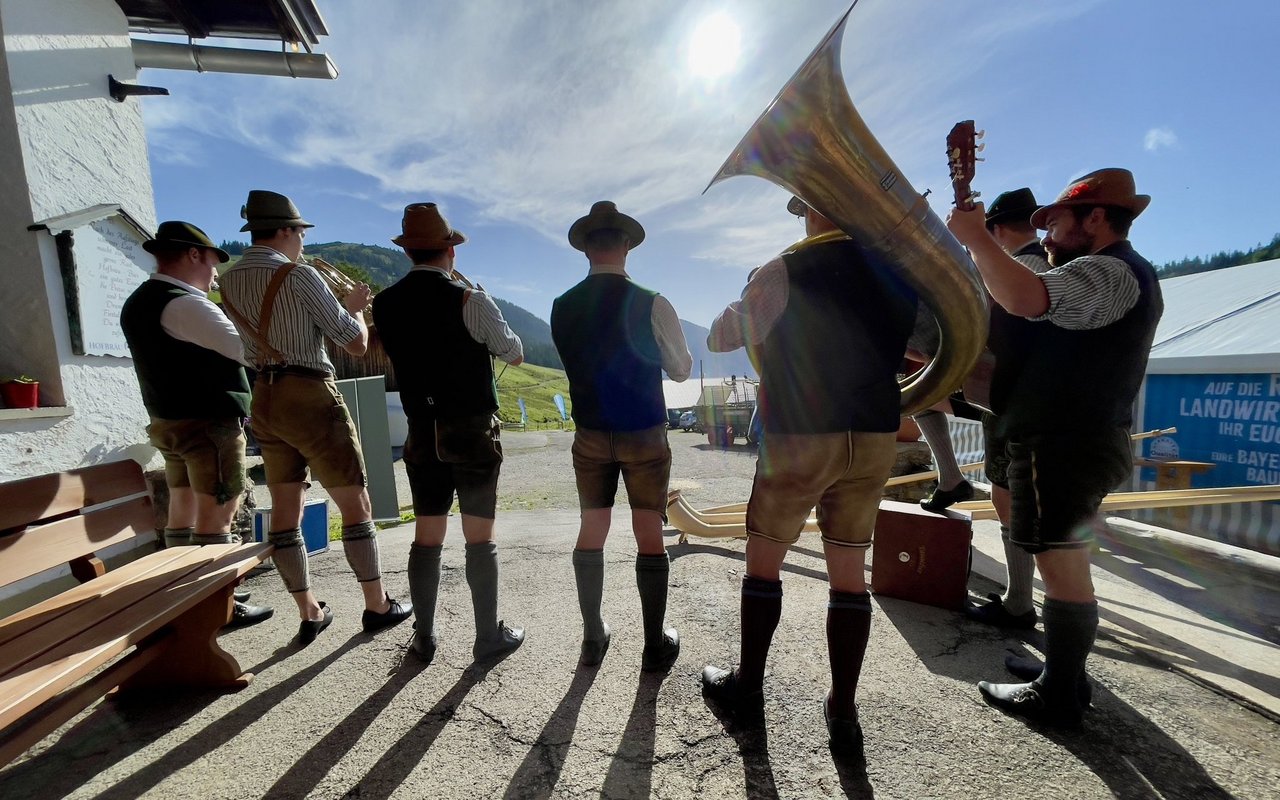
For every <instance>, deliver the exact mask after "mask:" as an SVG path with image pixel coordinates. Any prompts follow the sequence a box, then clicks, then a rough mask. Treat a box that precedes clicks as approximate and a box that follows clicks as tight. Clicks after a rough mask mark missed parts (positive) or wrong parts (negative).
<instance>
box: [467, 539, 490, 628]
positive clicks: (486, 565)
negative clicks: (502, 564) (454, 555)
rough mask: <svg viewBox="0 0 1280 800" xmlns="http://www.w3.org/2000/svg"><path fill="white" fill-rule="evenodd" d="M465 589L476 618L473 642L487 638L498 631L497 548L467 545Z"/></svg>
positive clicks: (486, 543) (478, 544)
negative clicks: (467, 590)
mask: <svg viewBox="0 0 1280 800" xmlns="http://www.w3.org/2000/svg"><path fill="white" fill-rule="evenodd" d="M466 552H467V586H468V587H470V589H471V609H472V611H473V612H474V613H475V619H476V639H477V640H479V639H491V638H493V637H494V636H496V635H497V632H498V545H496V544H495V543H493V542H475V543H474V544H468V545H467V551H466Z"/></svg>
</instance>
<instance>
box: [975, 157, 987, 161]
mask: <svg viewBox="0 0 1280 800" xmlns="http://www.w3.org/2000/svg"><path fill="white" fill-rule="evenodd" d="M973 160H974V161H986V159H985V158H976V157H975V158H974V159H973Z"/></svg>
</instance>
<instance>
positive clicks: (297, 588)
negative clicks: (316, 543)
mask: <svg viewBox="0 0 1280 800" xmlns="http://www.w3.org/2000/svg"><path fill="white" fill-rule="evenodd" d="M267 538H268V539H269V540H270V542H271V544H273V545H275V548H276V549H275V552H274V553H272V554H271V560H272V561H274V562H275V565H276V571H277V572H279V573H280V578H281V580H283V581H284V588H285V589H287V590H288V591H289V592H290V593H297V592H305V591H306V590H307V589H310V588H311V578H310V575H308V574H307V548H306V547H305V546H304V544H303V541H302V529H301V528H290V529H289V530H287V531H272V532H271V533H270V534H268V537H267Z"/></svg>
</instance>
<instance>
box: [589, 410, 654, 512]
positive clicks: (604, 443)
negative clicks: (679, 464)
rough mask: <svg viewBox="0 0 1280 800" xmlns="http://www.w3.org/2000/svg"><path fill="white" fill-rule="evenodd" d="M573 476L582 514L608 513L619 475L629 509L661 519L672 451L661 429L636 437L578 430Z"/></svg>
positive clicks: (614, 432) (625, 433)
mask: <svg viewBox="0 0 1280 800" xmlns="http://www.w3.org/2000/svg"><path fill="white" fill-rule="evenodd" d="M573 471H574V475H575V476H576V478H577V481H578V504H579V506H580V507H581V508H582V510H584V511H588V510H590V509H593V508H613V501H614V497H615V495H617V493H618V475H619V474H621V475H622V481H623V483H624V484H626V487H627V501H628V503H630V505H631V508H632V509H635V510H640V511H656V512H658V513H659V514H662V515H663V519H666V513H667V485H668V483H669V482H670V480H671V446H670V445H668V444H667V426H666V424H665V423H663V424H661V425H656V426H654V427H652V428H646V429H645V430H641V431H593V430H587V429H585V428H578V430H577V432H576V433H575V434H574V435H573Z"/></svg>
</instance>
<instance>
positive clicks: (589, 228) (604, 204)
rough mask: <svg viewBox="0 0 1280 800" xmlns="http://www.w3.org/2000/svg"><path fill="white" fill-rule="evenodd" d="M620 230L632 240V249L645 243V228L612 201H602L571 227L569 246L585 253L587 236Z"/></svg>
mask: <svg viewBox="0 0 1280 800" xmlns="http://www.w3.org/2000/svg"><path fill="white" fill-rule="evenodd" d="M602 230H618V231H622V232H623V233H625V234H626V235H627V238H628V239H630V240H631V247H630V248H628V249H631V248H634V247H637V246H639V244H640V243H641V242H643V241H644V228H643V227H641V226H640V223H639V222H636V221H635V220H634V219H632V218H631V217H628V216H627V215H626V214H623V213H622V212H621V211H619V210H618V207H617V206H616V205H614V204H613V202H612V201H610V200H600V201H599V202H597V203H595V204H594V205H592V206H591V211H590V213H588V214H587V215H586V216H585V217H582V218H580V219H578V220H576V221H575V222H574V223H573V224H572V225H570V226H569V244H571V245H573V249H575V250H582V251H585V250H586V249H587V236H588V235H589V234H591V233H594V232H595V231H602Z"/></svg>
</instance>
